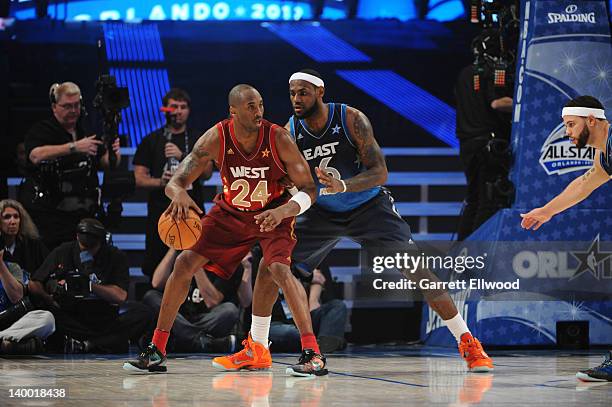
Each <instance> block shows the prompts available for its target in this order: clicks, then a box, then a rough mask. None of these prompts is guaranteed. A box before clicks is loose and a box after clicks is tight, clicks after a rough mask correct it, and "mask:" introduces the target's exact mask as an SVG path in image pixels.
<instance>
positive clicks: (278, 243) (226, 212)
mask: <svg viewBox="0 0 612 407" xmlns="http://www.w3.org/2000/svg"><path fill="white" fill-rule="evenodd" d="M214 202H215V205H214V206H213V207H212V209H211V210H210V212H208V213H207V214H206V215H205V216H204V217H203V218H202V235H201V236H200V239H199V240H198V241H197V243H196V244H195V246H194V247H192V248H191V249H190V250H192V251H194V252H196V253H198V254H200V255H202V256H204V257H206V258H207V259H209V260H210V263H208V264H207V265H206V266H205V268H206V269H207V270H209V271H212V272H213V273H215V274H217V275H218V276H219V277H221V278H224V279H229V278H231V276H232V274H234V271H235V270H236V268H237V267H238V265H239V264H240V261H241V260H242V259H243V258H244V256H246V255H247V253H248V252H249V250H251V247H253V245H254V244H255V243H257V242H259V244H260V245H261V248H262V251H263V260H262V261H263V262H264V265H266V266H268V265H270V264H272V263H282V264H286V265H290V264H291V253H292V251H293V248H294V247H295V243H296V240H295V235H294V232H293V228H294V224H295V218H286V219H284V220H283V221H282V222H281V223H280V224H279V225H278V226H276V228H275V229H274V230H272V231H271V232H260V231H259V225H257V224H256V223H255V218H254V217H255V215H257V214H259V213H262V212H264V211H251V212H243V211H239V210H237V209H235V208H233V207H231V206H230V205H229V204H228V203H227V202H225V200H224V199H223V196H222V195H221V194H219V195H217V196H216V197H215V199H214ZM285 202H286V199H285V198H280V199H277V200H276V201H274V202H271V203H270V204H268V206H267V207H266V210H268V209H272V208H275V207H278V206H280V205H282V204H284V203H285Z"/></svg>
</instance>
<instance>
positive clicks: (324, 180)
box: [315, 167, 346, 195]
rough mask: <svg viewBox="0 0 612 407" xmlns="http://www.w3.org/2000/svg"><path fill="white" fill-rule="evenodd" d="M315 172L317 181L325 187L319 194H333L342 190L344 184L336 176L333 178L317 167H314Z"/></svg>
mask: <svg viewBox="0 0 612 407" xmlns="http://www.w3.org/2000/svg"><path fill="white" fill-rule="evenodd" d="M315 173H316V174H317V178H318V179H319V182H320V183H321V184H322V185H323V186H324V187H325V188H322V189H321V195H333V194H338V193H340V192H344V191H345V190H346V189H345V184H344V183H343V182H342V181H340V180H339V179H337V178H334V177H332V176H331V174H329V173H328V172H325V171H323V170H322V169H320V168H319V167H315Z"/></svg>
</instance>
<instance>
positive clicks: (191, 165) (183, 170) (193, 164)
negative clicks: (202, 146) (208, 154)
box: [176, 152, 198, 181]
mask: <svg viewBox="0 0 612 407" xmlns="http://www.w3.org/2000/svg"><path fill="white" fill-rule="evenodd" d="M196 168H198V160H197V159H196V158H195V157H194V154H193V152H192V153H189V154H188V155H187V157H185V159H184V160H183V161H181V163H180V164H179V167H178V169H177V171H176V177H177V178H178V179H180V180H181V181H185V180H187V178H189V176H190V175H191V173H192V172H193V171H195V169H196Z"/></svg>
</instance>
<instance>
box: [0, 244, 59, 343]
mask: <svg viewBox="0 0 612 407" xmlns="http://www.w3.org/2000/svg"><path fill="white" fill-rule="evenodd" d="M5 253H6V251H5V250H0V341H1V342H0V354H3V355H6V354H20V355H26V354H28V355H32V354H36V353H40V352H42V351H43V340H44V339H46V338H47V337H48V336H49V335H51V334H52V333H53V331H55V319H54V318H53V314H51V313H50V312H49V311H33V307H32V304H31V303H30V301H29V299H28V298H27V297H26V294H27V289H26V285H27V284H28V274H27V273H26V272H25V271H24V270H22V269H21V267H19V265H18V264H16V263H10V262H5V260H4V258H3V257H4V254H5Z"/></svg>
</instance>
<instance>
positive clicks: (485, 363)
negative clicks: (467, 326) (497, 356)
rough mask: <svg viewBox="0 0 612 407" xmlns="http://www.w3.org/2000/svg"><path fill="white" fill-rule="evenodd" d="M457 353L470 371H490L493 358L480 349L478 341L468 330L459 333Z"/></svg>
mask: <svg viewBox="0 0 612 407" xmlns="http://www.w3.org/2000/svg"><path fill="white" fill-rule="evenodd" d="M459 353H460V354H461V357H462V358H463V359H464V360H465V361H466V363H467V365H468V369H469V371H470V372H490V371H491V370H493V359H491V358H490V357H489V355H487V353H486V352H485V351H484V349H482V345H481V344H480V341H479V340H478V339H476V338H474V337H473V336H472V334H470V333H469V332H466V333H464V334H463V335H461V342H460V343H459Z"/></svg>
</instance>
